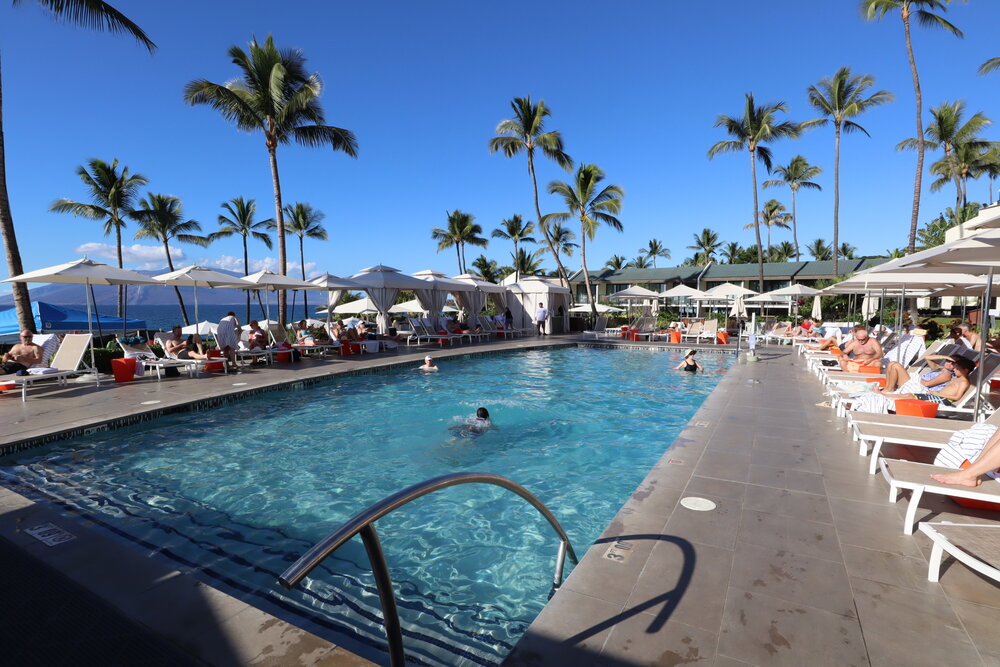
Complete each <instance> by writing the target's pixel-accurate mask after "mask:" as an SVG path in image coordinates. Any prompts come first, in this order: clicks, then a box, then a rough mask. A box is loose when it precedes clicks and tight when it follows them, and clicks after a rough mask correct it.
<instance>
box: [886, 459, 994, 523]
mask: <svg viewBox="0 0 1000 667" xmlns="http://www.w3.org/2000/svg"><path fill="white" fill-rule="evenodd" d="M879 465H880V466H881V467H882V475H883V476H884V477H885V481H887V482H888V483H889V502H893V503H894V502H896V501H897V500H899V492H900V491H901V490H903V489H909V491H910V501H909V504H908V505H907V506H906V516H905V517H904V518H903V533H905V534H906V535H912V534H913V529H914V527H915V526H916V516H917V510H918V509H919V508H920V499H921V498H923V495H924V494H925V493H932V494H937V495H942V496H951V497H953V498H970V499H972V500H983V501H986V502H990V503H1000V482H998V481H996V480H987V481H985V482H983V483H982V484H980V485H979V486H960V485H958V484H941V483H940V482H936V481H934V480H933V479H931V475H935V474H938V473H949V472H955V469H954V468H943V467H941V466H935V465H928V464H926V463H915V462H913V461H901V460H898V459H882V460H881V461H880V463H879Z"/></svg>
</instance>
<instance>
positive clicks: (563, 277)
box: [515, 148, 569, 287]
mask: <svg viewBox="0 0 1000 667" xmlns="http://www.w3.org/2000/svg"><path fill="white" fill-rule="evenodd" d="M528 173H529V174H530V175H531V186H532V187H533V188H534V192H535V215H536V216H538V228H539V229H541V230H542V236H544V237H545V244H546V245H547V246H549V252H551V253H552V257H554V258H555V260H556V272H557V273H559V280H560V281H561V282H562V286H563V287H569V274H567V273H566V269H564V268H563V265H562V262H561V261H559V252H558V251H557V250H556V247H555V245H553V243H552V237H551V236H549V230H548V229H546V228H545V225H543V224H542V209H541V208H540V207H539V205H538V179H537V178H536V177H535V156H534V149H533V148H529V149H528ZM515 263H516V262H515Z"/></svg>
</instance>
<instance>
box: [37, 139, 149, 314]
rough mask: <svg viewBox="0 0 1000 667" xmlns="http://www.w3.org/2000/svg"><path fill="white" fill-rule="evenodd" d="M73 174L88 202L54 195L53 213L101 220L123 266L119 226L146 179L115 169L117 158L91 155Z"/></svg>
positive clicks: (121, 294) (121, 287) (120, 298)
mask: <svg viewBox="0 0 1000 667" xmlns="http://www.w3.org/2000/svg"><path fill="white" fill-rule="evenodd" d="M76 175H77V176H79V177H80V180H81V181H83V185H84V187H85V188H86V189H87V191H88V192H87V194H88V195H89V196H90V201H91V203H89V204H84V203H81V202H78V201H74V200H72V199H65V198H63V199H57V200H55V201H54V202H52V204H51V205H50V206H49V210H50V211H53V212H54V213H71V214H72V215H75V216H78V217H81V218H87V219H89V220H100V221H103V222H104V235H105V236H111V234H114V235H115V250H116V252H117V255H118V268H119V269H120V268H122V266H123V257H122V229H124V228H125V226H126V222H125V219H124V218H125V217H126V216H127V215H128V213H129V211H131V210H132V207H133V206H134V205H135V201H136V198H137V197H138V196H139V188H140V187H141V186H143V185H146V184H147V183H148V182H149V179H147V178H146V177H145V176H143V175H142V174H129V173H128V167H122V169H121V171H118V158H115V159H114V160H112V161H111V164H108V163H107V162H105V161H104V160H98V159H96V158H95V159H92V160H90V161H89V162H87V166H86V167H85V166H83V165H81V166H79V167H77V168H76ZM124 288H125V286H124V285H119V286H118V317H124V315H123V314H122V313H123V312H124V310H125V290H124Z"/></svg>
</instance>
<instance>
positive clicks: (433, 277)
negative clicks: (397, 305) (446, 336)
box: [390, 269, 479, 327]
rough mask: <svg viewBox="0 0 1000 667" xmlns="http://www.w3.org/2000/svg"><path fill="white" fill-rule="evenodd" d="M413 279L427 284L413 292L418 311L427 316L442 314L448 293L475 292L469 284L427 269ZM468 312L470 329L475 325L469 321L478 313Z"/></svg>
mask: <svg viewBox="0 0 1000 667" xmlns="http://www.w3.org/2000/svg"><path fill="white" fill-rule="evenodd" d="M413 277H414V278H419V279H420V280H422V281H424V283H426V284H427V286H426V287H424V288H422V289H418V290H414V294H415V295H416V297H417V299H416V300H417V301H418V302H420V304H421V306H422V308H421V309H420V310H421V311H422V312H425V313H427V314H428V315H431V314H433V315H438V314H440V313H441V312H444V308H445V303H444V302H445V300H446V299H447V298H448V293H449V292H450V293H452V294H454V295H458V294H462V293H465V292H475V291H476V287H475V285H470V284H469V283H467V282H463V281H458V280H453V279H452V278H449V277H448V276H446V275H445V274H443V273H440V272H438V271H432V270H430V269H427V270H425V271H417V272H416V273H414V274H413ZM457 299H458V297H457V296H456V300H457ZM459 303H461V302H459ZM390 311H391V309H390ZM468 312H469V319H470V322H469V326H470V327H472V326H475V323H474V322H472V321H471V320H474V319H475V316H476V315H478V314H479V313H478V311H477V312H472V311H468Z"/></svg>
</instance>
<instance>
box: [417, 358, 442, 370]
mask: <svg viewBox="0 0 1000 667" xmlns="http://www.w3.org/2000/svg"><path fill="white" fill-rule="evenodd" d="M417 370H418V371H436V370H438V367H437V366H435V365H434V358H433V357H431V355H429V354H428V355H427V356H426V357H424V365H423V366H421V367H419V368H418V369H417Z"/></svg>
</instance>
